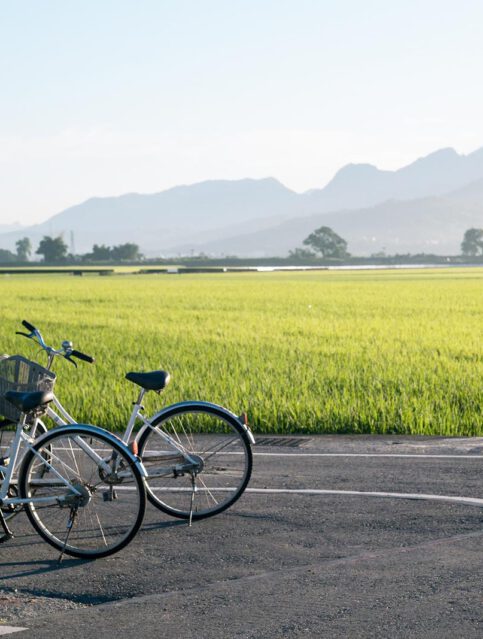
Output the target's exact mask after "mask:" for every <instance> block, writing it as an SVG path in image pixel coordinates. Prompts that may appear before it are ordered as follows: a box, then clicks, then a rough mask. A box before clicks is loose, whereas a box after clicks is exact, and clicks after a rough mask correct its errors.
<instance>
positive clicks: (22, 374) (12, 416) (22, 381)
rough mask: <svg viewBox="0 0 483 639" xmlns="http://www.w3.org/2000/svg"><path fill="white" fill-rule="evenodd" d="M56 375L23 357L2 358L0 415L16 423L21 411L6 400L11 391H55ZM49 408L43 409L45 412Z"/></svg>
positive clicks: (0, 365)
mask: <svg viewBox="0 0 483 639" xmlns="http://www.w3.org/2000/svg"><path fill="white" fill-rule="evenodd" d="M54 383H55V373H52V371H48V370H47V369H46V368H44V367H43V366H40V364H37V363H36V362H32V361H31V360H29V359H26V358H25V357H22V356H21V355H13V356H12V357H3V356H0V415H3V417H4V418H5V419H7V420H11V421H12V422H16V421H17V420H18V418H19V415H20V411H19V410H18V409H17V408H15V406H13V405H12V404H11V403H10V402H8V401H7V400H6V399H5V393H6V392H7V391H9V390H13V391H19V392H22V393H27V392H32V391H51V390H53V389H54ZM46 410H47V407H45V408H44V409H43V412H45V411H46Z"/></svg>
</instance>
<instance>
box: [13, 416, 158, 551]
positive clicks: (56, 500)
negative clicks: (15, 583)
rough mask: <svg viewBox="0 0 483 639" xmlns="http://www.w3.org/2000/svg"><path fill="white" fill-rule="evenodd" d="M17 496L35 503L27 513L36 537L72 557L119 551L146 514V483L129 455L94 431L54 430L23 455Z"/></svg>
mask: <svg viewBox="0 0 483 639" xmlns="http://www.w3.org/2000/svg"><path fill="white" fill-rule="evenodd" d="M19 491H20V495H21V497H24V498H32V499H33V500H34V501H33V502H31V503H27V504H26V505H25V510H26V513H27V516H28V518H29V520H30V522H31V524H32V525H33V527H34V528H35V530H36V531H37V532H38V533H39V535H41V536H42V537H43V538H44V539H45V541H47V542H48V543H49V544H51V545H52V546H54V548H57V549H58V550H60V551H62V552H65V553H67V554H69V555H72V556H74V557H82V558H98V557H106V556H107V555H111V554H112V553H115V552H117V551H118V550H121V548H123V547H124V546H126V545H127V544H128V543H129V542H130V541H131V540H132V538H133V537H134V535H135V534H136V532H137V531H138V530H139V527H140V525H141V523H142V520H143V516H144V511H145V508H146V490H145V486H144V480H143V478H142V476H141V473H140V471H139V469H138V468H137V466H136V465H135V463H134V461H133V458H132V456H131V455H130V453H129V451H128V450H127V449H126V447H125V446H124V444H122V442H121V441H120V440H118V439H117V438H116V437H115V436H114V435H111V434H110V433H107V432H106V431H103V430H101V429H99V428H96V427H93V426H85V425H75V426H63V427H60V428H55V429H54V430H52V431H50V432H49V433H48V434H47V435H45V436H43V437H41V438H40V439H39V440H38V441H36V442H35V443H34V445H33V448H32V449H30V450H29V451H28V452H27V453H26V455H25V458H24V461H23V465H22V468H21V470H20V473H19ZM39 498H44V501H43V502H40V501H36V500H38V499H39Z"/></svg>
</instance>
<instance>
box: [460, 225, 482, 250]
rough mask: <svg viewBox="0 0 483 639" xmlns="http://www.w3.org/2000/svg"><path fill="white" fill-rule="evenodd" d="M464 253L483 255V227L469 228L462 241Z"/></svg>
mask: <svg viewBox="0 0 483 639" xmlns="http://www.w3.org/2000/svg"><path fill="white" fill-rule="evenodd" d="M461 253H462V254H463V255H483V229H468V230H467V231H466V233H465V234H464V237H463V241H462V242H461Z"/></svg>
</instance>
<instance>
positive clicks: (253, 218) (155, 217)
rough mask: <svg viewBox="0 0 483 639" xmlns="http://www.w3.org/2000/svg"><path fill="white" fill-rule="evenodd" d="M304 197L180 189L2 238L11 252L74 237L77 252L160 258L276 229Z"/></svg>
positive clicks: (262, 189) (105, 205) (261, 187)
mask: <svg viewBox="0 0 483 639" xmlns="http://www.w3.org/2000/svg"><path fill="white" fill-rule="evenodd" d="M298 198H299V196H298V195H297V194H296V193H294V192H293V191H290V189H287V188H286V187H285V186H283V185H282V184H281V183H280V182H278V181H277V180H275V179H273V178H267V179H263V180H251V179H245V180H237V181H227V180H218V181H209V182H201V183H199V184H193V185H191V186H178V187H175V188H172V189H169V190H167V191H163V192H161V193H156V194H153V195H140V194H137V193H131V194H127V195H122V196H120V197H105V198H92V199H90V200H87V201H86V202H83V203H82V204H79V205H77V206H73V207H71V208H68V209H66V210H65V211H63V212H62V213H59V214H58V215H54V216H53V217H51V218H50V219H49V220H47V221H46V222H44V223H43V224H38V225H35V226H31V227H25V228H23V229H22V232H21V233H9V234H6V235H3V236H0V246H2V247H5V248H10V247H12V246H14V244H15V241H16V240H17V239H18V238H19V237H23V236H24V235H27V236H28V237H30V238H31V240H32V242H33V243H34V244H36V243H37V242H38V241H39V240H40V239H41V238H42V236H44V235H59V234H61V233H62V234H63V235H64V240H65V241H66V242H67V243H69V242H70V239H71V233H73V235H74V242H75V249H76V251H77V252H87V251H89V250H90V249H91V248H92V245H93V244H94V243H96V244H108V245H113V244H119V243H123V242H136V243H137V244H139V245H140V246H141V248H142V249H143V251H145V252H148V253H149V252H151V253H154V254H155V255H159V254H160V253H162V251H163V250H164V249H165V248H166V247H168V246H170V245H172V244H173V243H179V242H181V241H188V242H189V241H203V240H208V239H209V238H217V237H220V238H221V237H224V236H228V235H233V234H234V233H241V232H246V231H248V230H255V229H260V228H264V227H266V226H268V225H272V224H274V223H276V222H277V221H280V220H283V219H285V218H287V217H289V216H292V215H294V214H296V201H297V199H298Z"/></svg>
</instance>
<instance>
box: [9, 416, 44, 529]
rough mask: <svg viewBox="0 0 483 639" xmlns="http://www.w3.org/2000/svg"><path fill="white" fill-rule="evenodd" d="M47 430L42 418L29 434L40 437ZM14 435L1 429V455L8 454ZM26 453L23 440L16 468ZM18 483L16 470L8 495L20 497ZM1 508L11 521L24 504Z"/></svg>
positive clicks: (31, 428)
mask: <svg viewBox="0 0 483 639" xmlns="http://www.w3.org/2000/svg"><path fill="white" fill-rule="evenodd" d="M11 426H12V427H14V426H16V424H13V423H12V424H11ZM46 432H47V427H46V426H45V424H44V423H43V422H42V421H41V420H40V419H39V420H38V421H37V422H36V423H35V424H34V425H33V426H31V427H30V429H29V435H30V436H31V437H33V438H36V437H40V436H41V435H44V434H45V433H46ZM13 435H14V433H12V432H8V431H7V432H5V431H4V430H1V429H0V457H4V456H5V455H6V453H7V450H8V446H9V444H10V439H11V438H12V436H13ZM4 437H5V439H6V442H5V445H4V444H3V439H4ZM24 455H25V445H24V444H23V442H22V443H21V444H20V449H19V451H18V454H17V463H16V468H19V467H20V466H21V463H22V459H23V456H24ZM3 477H4V474H3V473H2V472H0V479H3ZM17 483H18V482H17V473H16V472H15V473H14V474H13V477H12V480H11V483H10V486H9V488H8V495H7V496H8V497H18V486H17ZM1 508H2V513H3V516H4V519H5V521H9V520H11V519H13V518H14V517H15V515H18V513H19V512H21V511H22V509H23V506H22V504H17V505H15V506H14V505H8V506H2V507H1Z"/></svg>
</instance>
